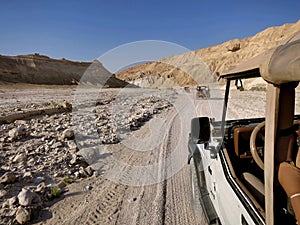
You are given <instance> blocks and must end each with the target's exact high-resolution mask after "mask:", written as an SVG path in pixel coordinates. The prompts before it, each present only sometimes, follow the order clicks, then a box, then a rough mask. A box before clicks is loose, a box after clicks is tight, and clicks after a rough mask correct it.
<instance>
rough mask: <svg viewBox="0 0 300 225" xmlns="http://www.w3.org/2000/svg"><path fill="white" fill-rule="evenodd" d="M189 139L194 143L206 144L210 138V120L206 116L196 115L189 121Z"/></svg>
mask: <svg viewBox="0 0 300 225" xmlns="http://www.w3.org/2000/svg"><path fill="white" fill-rule="evenodd" d="M191 139H192V142H194V143H195V144H206V143H208V142H209V139H210V121H209V118H208V117H197V118H193V119H192V121H191Z"/></svg>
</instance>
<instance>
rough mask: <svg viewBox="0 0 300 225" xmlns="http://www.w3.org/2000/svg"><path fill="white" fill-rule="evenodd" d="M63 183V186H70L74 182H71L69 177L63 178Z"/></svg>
mask: <svg viewBox="0 0 300 225" xmlns="http://www.w3.org/2000/svg"><path fill="white" fill-rule="evenodd" d="M63 182H64V183H65V184H72V183H73V182H74V181H73V179H72V178H70V177H65V178H64V179H63Z"/></svg>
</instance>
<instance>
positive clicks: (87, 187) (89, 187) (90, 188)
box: [85, 185, 93, 191]
mask: <svg viewBox="0 0 300 225" xmlns="http://www.w3.org/2000/svg"><path fill="white" fill-rule="evenodd" d="M92 189H93V187H92V186H90V185H87V186H85V190H87V191H90V190H92Z"/></svg>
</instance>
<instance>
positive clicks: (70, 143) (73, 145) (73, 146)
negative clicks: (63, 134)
mask: <svg viewBox="0 0 300 225" xmlns="http://www.w3.org/2000/svg"><path fill="white" fill-rule="evenodd" d="M67 144H68V147H69V148H70V150H71V151H77V150H78V147H77V145H76V143H75V141H73V140H71V141H68V142H67Z"/></svg>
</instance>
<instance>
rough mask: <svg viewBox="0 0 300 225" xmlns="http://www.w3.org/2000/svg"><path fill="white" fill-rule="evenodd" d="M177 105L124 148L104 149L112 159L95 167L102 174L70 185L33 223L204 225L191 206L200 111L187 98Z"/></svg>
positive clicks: (128, 139)
mask: <svg viewBox="0 0 300 225" xmlns="http://www.w3.org/2000/svg"><path fill="white" fill-rule="evenodd" d="M173 106H174V107H173V108H172V110H169V111H166V112H164V113H162V114H159V115H156V116H155V117H154V118H152V119H151V120H150V121H149V122H147V123H146V124H145V125H144V126H143V127H141V129H139V130H136V131H133V132H132V133H131V135H129V136H128V137H126V138H125V139H124V140H123V141H122V142H121V143H119V144H114V145H109V146H106V147H105V150H103V149H102V155H104V154H106V155H107V157H104V158H99V160H98V161H95V160H94V161H95V163H94V164H92V165H93V167H94V168H95V169H98V171H100V175H99V176H97V177H94V176H93V177H90V178H88V179H84V180H82V181H78V182H76V183H73V184H71V185H70V186H68V189H69V191H68V193H67V194H66V195H65V196H64V197H63V199H61V200H60V201H58V202H56V203H54V204H52V205H49V207H46V208H45V209H43V211H42V212H41V213H40V217H39V219H36V220H35V221H33V223H34V224H101V225H102V224H122V225H123V224H172V225H174V224H189V225H193V224H205V220H204V216H203V217H202V216H201V212H199V214H200V216H199V217H200V220H199V219H198V221H196V220H195V217H194V215H193V211H192V206H191V201H190V196H191V187H190V178H189V173H190V171H189V166H188V165H187V153H188V151H187V146H186V144H187V139H188V131H189V124H190V122H189V121H190V118H191V117H192V116H193V115H194V113H195V112H194V111H193V108H192V107H190V106H191V102H190V99H189V97H188V96H187V95H186V94H183V95H178V97H177V98H176V99H175V101H174V102H173ZM133 140H135V141H136V140H138V141H137V143H138V142H140V143H141V144H138V145H136V144H135V145H133V144H132V141H133ZM149 140H150V141H149ZM108 153H109V154H108ZM201 218H202V219H201Z"/></svg>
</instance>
